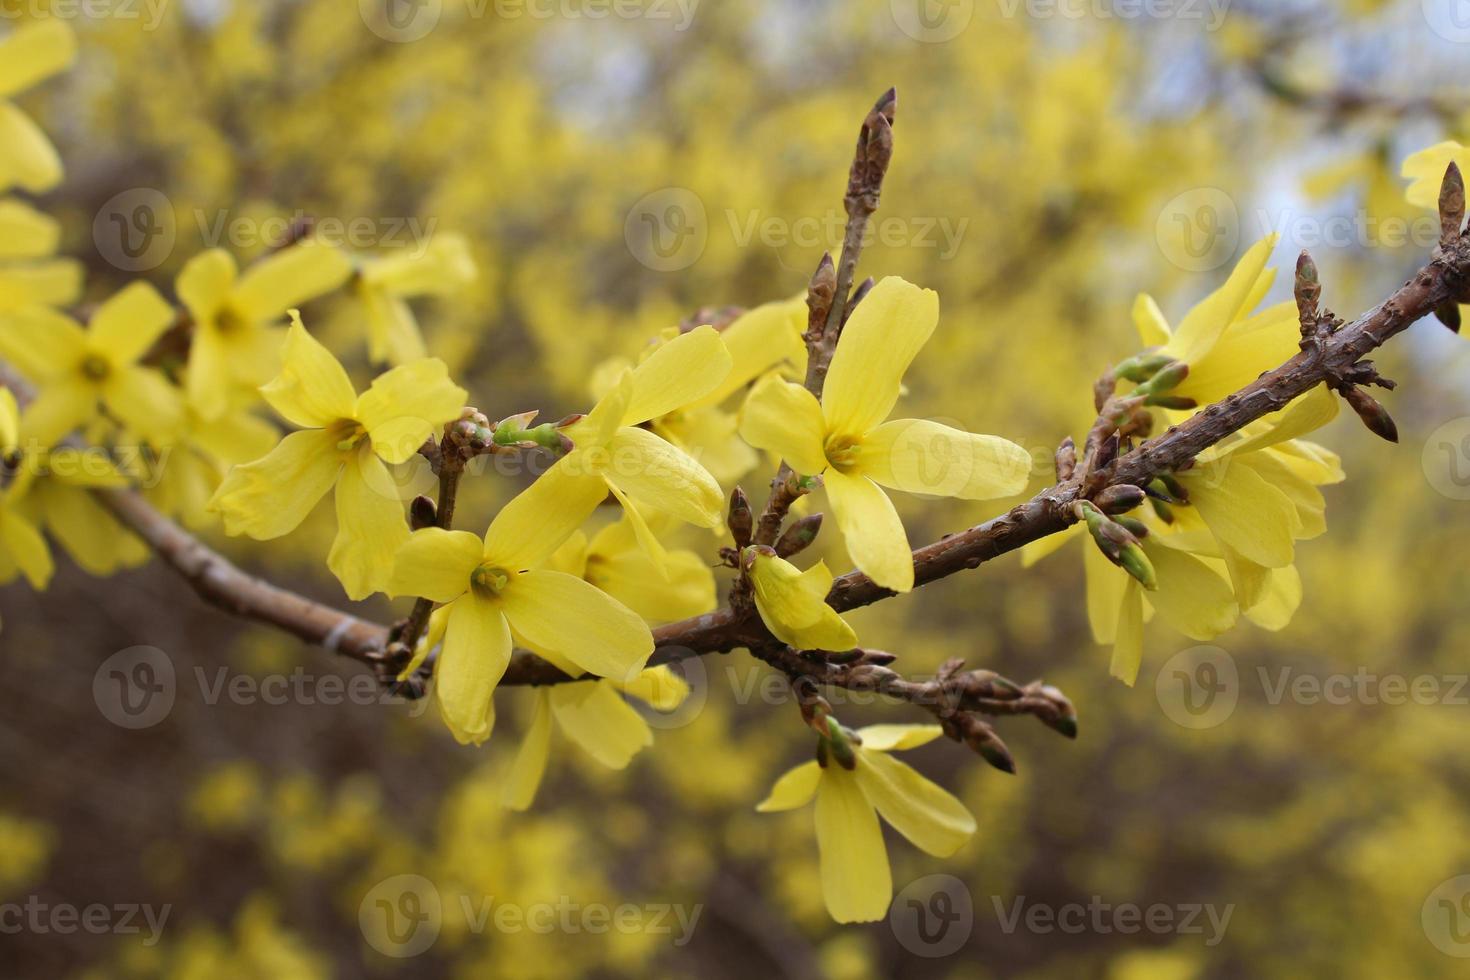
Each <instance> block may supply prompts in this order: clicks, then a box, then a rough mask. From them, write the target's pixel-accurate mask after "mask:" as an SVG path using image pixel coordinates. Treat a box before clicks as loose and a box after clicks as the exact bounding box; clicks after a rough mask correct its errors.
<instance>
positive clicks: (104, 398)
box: [0, 282, 182, 448]
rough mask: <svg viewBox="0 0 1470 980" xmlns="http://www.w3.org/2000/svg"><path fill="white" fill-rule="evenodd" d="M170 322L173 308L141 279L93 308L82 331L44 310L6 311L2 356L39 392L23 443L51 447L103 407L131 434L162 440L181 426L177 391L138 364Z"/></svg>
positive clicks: (29, 412) (24, 426)
mask: <svg viewBox="0 0 1470 980" xmlns="http://www.w3.org/2000/svg"><path fill="white" fill-rule="evenodd" d="M173 322H174V310H173V307H171V306H169V304H168V303H166V302H165V301H164V299H163V297H162V296H159V295H158V292H157V291H156V290H154V288H153V287H152V286H149V285H148V284H147V283H141V282H137V283H133V284H132V285H131V286H128V287H127V288H125V289H123V290H122V291H121V292H119V293H118V294H117V295H115V296H113V297H112V298H111V299H109V300H108V301H107V302H105V303H103V304H102V305H101V306H99V307H97V311H96V312H95V313H94V314H93V315H92V319H91V321H90V322H89V324H88V325H87V326H86V327H83V326H82V325H81V324H79V323H77V322H76V321H75V320H73V319H71V318H70V317H68V316H65V315H64V314H61V313H58V312H56V311H54V310H49V309H46V308H44V307H30V308H28V309H25V310H22V311H19V312H17V313H13V314H11V315H10V316H9V317H8V318H7V321H6V324H5V328H4V330H3V331H0V356H3V357H5V358H6V359H7V360H9V361H10V362H11V363H13V364H14V365H15V366H16V367H17V368H18V369H19V370H20V371H21V373H23V374H25V375H26V376H27V377H28V378H30V379H31V380H33V381H35V382H36V384H37V385H39V386H40V389H41V390H40V392H39V393H38V394H37V396H36V399H35V400H34V401H33V402H32V403H31V404H30V405H29V406H28V407H27V408H26V411H25V415H24V417H23V420H22V426H21V428H22V436H23V438H25V439H26V440H28V441H30V440H33V441H34V442H35V443H37V444H38V446H39V447H40V448H45V447H47V446H51V445H53V444H55V443H56V442H57V441H58V440H59V439H61V438H62V437H63V436H65V435H66V434H67V433H69V432H71V431H72V430H73V429H75V428H76V427H77V426H79V425H81V424H83V423H85V422H88V421H91V420H92V419H93V418H94V417H95V416H96V415H97V407H98V405H99V404H101V405H105V406H106V407H107V410H108V411H109V412H110V413H112V414H113V415H115V416H116V417H117V418H118V419H119V420H120V421H121V422H123V423H124V424H125V425H126V426H127V427H128V428H129V429H131V430H132V431H134V432H136V433H139V434H141V435H143V436H145V437H147V438H150V439H154V440H161V441H167V440H168V439H169V438H170V437H171V436H172V434H173V431H174V429H175V428H176V427H177V426H178V424H179V418H180V412H181V410H182V404H181V400H180V398H179V395H178V391H177V389H175V388H174V387H173V385H171V384H169V383H168V381H167V379H165V378H164V376H163V375H162V374H160V373H159V372H157V371H155V370H153V369H151V368H146V367H143V366H142V365H140V364H139V363H138V361H139V359H140V358H141V357H142V356H143V355H144V354H145V353H147V351H148V348H149V347H151V346H152V345H153V342H154V341H155V340H157V339H158V337H159V336H160V335H161V334H162V333H163V332H164V331H165V330H167V329H168V328H169V326H170V325H171V324H172V323H173Z"/></svg>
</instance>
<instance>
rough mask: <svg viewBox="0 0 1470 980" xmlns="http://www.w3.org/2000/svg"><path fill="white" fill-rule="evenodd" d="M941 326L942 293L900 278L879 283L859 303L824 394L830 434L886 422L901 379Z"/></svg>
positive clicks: (863, 429)
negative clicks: (940, 300)
mask: <svg viewBox="0 0 1470 980" xmlns="http://www.w3.org/2000/svg"><path fill="white" fill-rule="evenodd" d="M938 323H939V294H938V293H936V292H934V291H933V290H932V289H920V288H919V287H918V286H915V285H913V284H912V283H908V282H905V281H904V280H902V279H899V278H898V277H896V276H888V277H887V278H885V279H882V280H880V281H879V282H878V285H876V286H874V287H873V289H872V290H871V291H870V292H869V293H868V295H867V296H866V297H865V298H864V299H863V301H862V302H861V303H859V304H858V307H857V309H856V310H854V311H853V314H852V317H851V318H850V319H849V320H848V321H847V326H845V327H843V328H842V337H841V339H840V340H839V341H838V342H837V352H836V353H835V354H833V356H832V366H831V368H830V370H829V371H828V372H827V384H826V387H825V389H824V390H823V393H822V413H823V415H824V416H825V417H826V419H827V431H828V432H833V433H838V434H840V435H848V436H859V435H862V434H863V433H865V432H867V431H868V430H869V429H871V428H873V426H875V425H877V424H878V423H879V422H882V421H883V420H884V419H886V418H888V413H889V412H891V411H893V406H894V404H895V403H896V402H897V401H898V394H899V389H900V387H901V386H902V384H903V376H904V373H905V372H906V371H908V369H909V365H910V364H911V363H913V360H914V357H915V356H917V355H918V353H919V351H920V350H921V349H922V348H923V346H924V345H925V344H926V343H928V341H929V337H930V336H931V335H932V334H933V333H934V328H935V326H936V325H938Z"/></svg>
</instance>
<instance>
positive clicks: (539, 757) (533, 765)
mask: <svg viewBox="0 0 1470 980" xmlns="http://www.w3.org/2000/svg"><path fill="white" fill-rule="evenodd" d="M534 697H535V699H536V705H535V707H534V708H533V709H532V712H531V726H530V727H529V728H527V729H526V734H525V735H524V736H522V738H521V747H520V748H519V749H517V750H516V758H515V761H514V762H513V763H511V766H510V772H509V773H508V774H507V775H506V777H505V782H504V783H503V784H502V785H501V787H500V803H501V805H502V806H505V807H508V808H509V809H512V810H526V809H529V808H530V806H531V803H532V802H533V801H534V800H535V799H536V790H537V789H538V788H539V787H540V786H541V777H542V776H544V775H545V774H546V759H547V756H548V755H550V753H551V689H549V688H540V689H538V690H536V691H535V692H534Z"/></svg>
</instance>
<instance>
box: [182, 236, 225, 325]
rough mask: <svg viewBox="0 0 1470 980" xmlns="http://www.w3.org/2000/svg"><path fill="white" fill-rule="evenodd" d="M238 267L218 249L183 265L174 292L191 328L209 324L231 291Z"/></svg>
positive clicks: (213, 249) (201, 254) (200, 254)
mask: <svg viewBox="0 0 1470 980" xmlns="http://www.w3.org/2000/svg"><path fill="white" fill-rule="evenodd" d="M238 271H239V267H238V266H236V264H235V258H234V256H232V255H231V254H230V253H229V252H226V251H225V250H224V249H222V248H212V249H210V250H209V251H207V252H201V253H199V254H198V255H196V256H194V257H193V258H192V259H190V260H189V261H188V262H186V263H184V268H183V270H182V271H181V272H180V273H179V278H178V281H177V282H175V283H174V288H175V289H176V290H177V291H178V294H179V301H180V302H182V303H183V304H184V306H185V307H187V308H188V310H189V315H190V316H192V317H193V318H194V322H195V324H196V325H197V324H201V323H205V322H207V321H212V320H213V319H214V317H215V315H216V314H217V313H218V312H219V311H220V309H221V308H222V307H223V306H224V305H225V301H226V300H227V299H228V298H229V295H230V290H231V289H233V288H234V285H235V277H236V275H237V274H238Z"/></svg>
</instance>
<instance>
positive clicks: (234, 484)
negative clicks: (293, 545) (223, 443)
mask: <svg viewBox="0 0 1470 980" xmlns="http://www.w3.org/2000/svg"><path fill="white" fill-rule="evenodd" d="M341 468H342V453H341V452H339V451H338V450H337V440H336V436H334V435H332V434H331V433H330V432H327V431H325V430H322V429H310V430H306V431H302V432H293V433H291V434H290V435H288V436H287V437H286V438H284V439H282V440H281V442H280V444H279V445H278V446H276V448H275V449H273V450H271V451H270V453H269V454H267V455H266V456H265V457H263V458H261V459H258V460H256V461H255V462H253V463H246V464H245V465H244V466H236V467H235V468H234V469H232V470H230V472H229V473H228V474H227V475H226V476H225V478H224V481H223V482H222V483H220V485H219V489H218V490H216V491H215V492H214V497H213V498H211V499H210V502H209V506H210V509H212V510H217V511H219V513H220V515H221V516H222V517H223V518H224V522H225V533H226V534H231V535H234V534H247V535H249V536H250V537H252V538H254V539H256V540H257V541H268V540H270V539H271V538H278V537H280V536H281V535H283V534H286V533H288V532H290V531H292V530H295V528H296V527H297V526H298V525H299V524H300V523H301V522H302V521H303V520H305V519H306V515H307V514H309V513H311V509H312V508H313V507H315V506H316V504H317V501H319V500H321V499H322V497H323V496H325V495H326V492H327V491H328V490H330V489H331V487H332V484H333V483H334V482H335V481H336V479H337V473H338V471H339V470H341Z"/></svg>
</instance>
